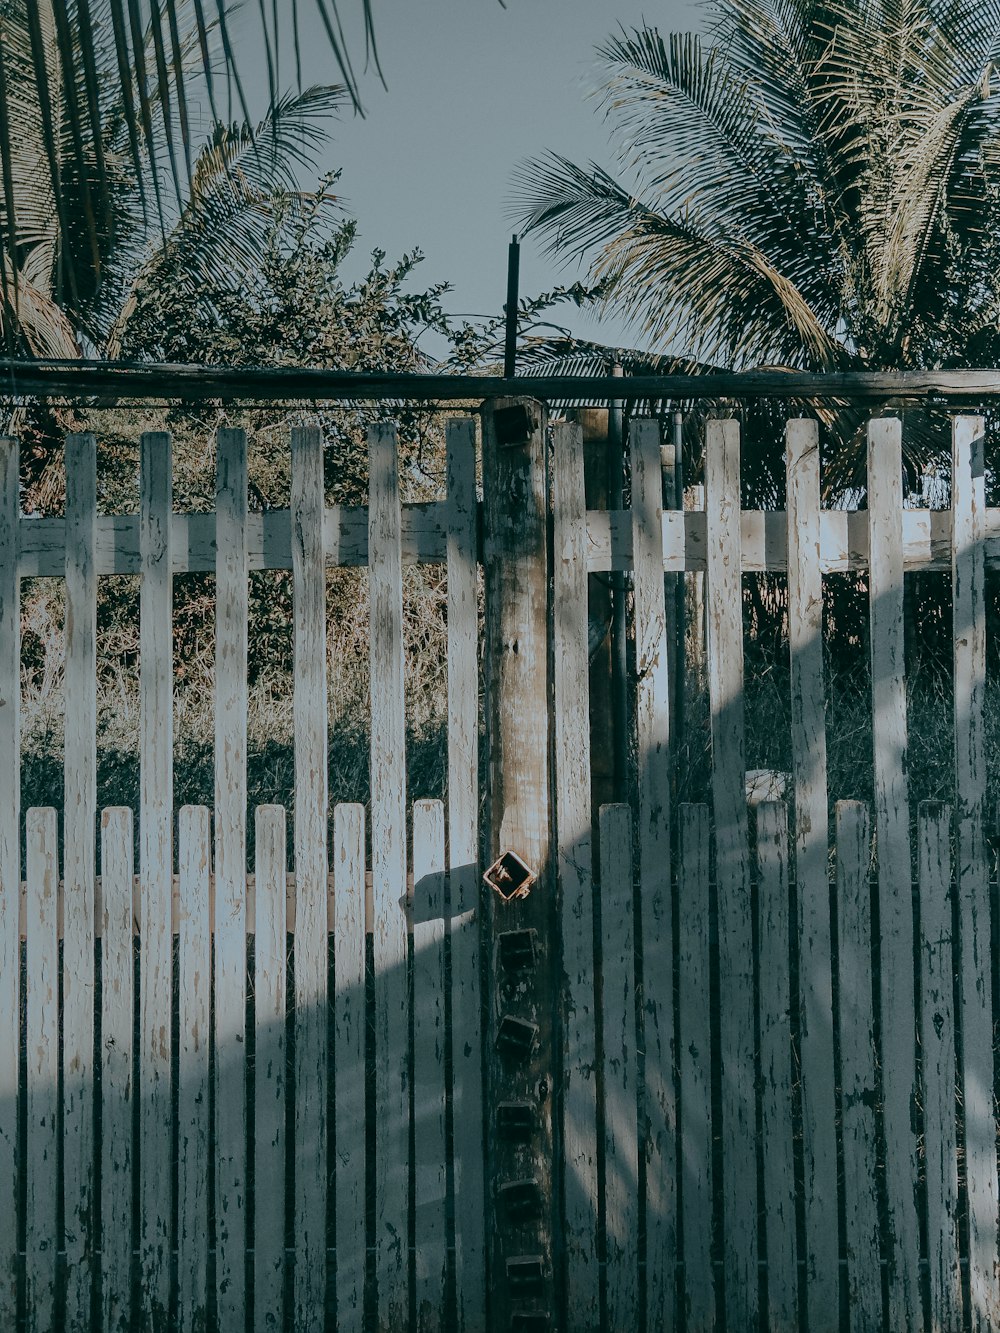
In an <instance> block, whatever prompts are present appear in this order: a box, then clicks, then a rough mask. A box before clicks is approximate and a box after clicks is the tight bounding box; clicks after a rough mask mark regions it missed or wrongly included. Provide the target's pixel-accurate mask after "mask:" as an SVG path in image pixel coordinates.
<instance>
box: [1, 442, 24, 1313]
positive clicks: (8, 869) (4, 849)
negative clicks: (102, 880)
mask: <svg viewBox="0 0 1000 1333" xmlns="http://www.w3.org/2000/svg"><path fill="white" fill-rule="evenodd" d="M18 458H19V450H18V445H17V441H16V440H11V439H8V438H6V437H3V436H0V1088H3V1089H4V1093H3V1095H2V1096H0V1197H3V1198H6V1199H16V1198H18V1192H17V1180H18V1128H17V1118H18V1098H17V1095H16V1092H17V1089H19V1088H20V1086H21V1084H20V1073H19V1069H18V1065H19V1055H20V1050H21V1041H20V1024H21V1020H20V1012H21V983H20V975H21V964H20V954H21V930H20V920H19V918H20V896H21V834H20V828H21V814H20V811H21V721H20V717H21V588H20V579H19V577H18V572H17V561H18V550H17V548H18V529H19V523H18V511H19V508H20V505H19V502H18V497H19V495H20V486H19V466H18ZM17 1212H18V1210H17V1208H11V1207H8V1208H0V1327H2V1328H13V1327H14V1325H15V1324H16V1322H17V1270H18V1266H19V1260H18V1237H17V1231H18V1218H17Z"/></svg>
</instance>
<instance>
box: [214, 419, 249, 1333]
mask: <svg viewBox="0 0 1000 1333" xmlns="http://www.w3.org/2000/svg"><path fill="white" fill-rule="evenodd" d="M216 509H217V513H218V520H217V531H218V548H217V555H216V571H215V937H214V947H215V1009H214V1020H215V1052H216V1059H215V1163H214V1166H215V1198H216V1211H215V1217H216V1223H215V1251H216V1253H215V1300H216V1309H217V1312H218V1314H217V1318H218V1325H219V1333H243V1329H244V1326H245V1324H246V1307H247V1291H246V1278H245V1251H246V1245H247V1208H246V1204H247V1198H246V1194H247V1115H246V974H247V929H246V882H247V865H246V819H247V712H248V702H247V617H248V587H247V551H246V520H247V442H246V436H245V434H244V433H243V431H240V430H220V431H219V432H218V435H217V443H216Z"/></svg>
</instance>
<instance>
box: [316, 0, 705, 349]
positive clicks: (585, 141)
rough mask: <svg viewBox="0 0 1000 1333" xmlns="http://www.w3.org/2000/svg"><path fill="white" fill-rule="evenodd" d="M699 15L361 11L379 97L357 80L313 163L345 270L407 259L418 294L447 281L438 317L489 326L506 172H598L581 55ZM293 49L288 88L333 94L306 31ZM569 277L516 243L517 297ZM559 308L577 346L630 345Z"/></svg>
mask: <svg viewBox="0 0 1000 1333" xmlns="http://www.w3.org/2000/svg"><path fill="white" fill-rule="evenodd" d="M341 7H342V9H343V11H344V14H345V17H349V16H350V13H351V10H352V8H360V6H359V5H357V4H356V0H342V6H341ZM304 8H306V9H308V8H309V6H304ZM707 10H708V5H707V4H705V3H698V4H694V3H689V2H688V0H660V3H656V2H655V0H653V3H649V0H647V3H645V4H641V3H638V0H618V3H615V4H608V3H607V2H606V0H507V8H506V9H504V8H502V7H501V5H500V4H499V3H498V0H375V4H374V11H375V16H376V23H377V31H378V42H379V55H380V58H381V62H382V68H383V71H384V73H385V78H386V83H387V85H388V88H387V89H383V88H382V86H381V84H380V83H379V81H378V79H377V77H376V76H375V75H374V74H372V73H369V74H368V75H367V76H366V77H365V78H364V80H363V83H362V97H363V100H364V102H365V109H366V112H367V115H366V117H365V118H364V119H360V118H355V117H353V116H351V115H350V114H349V113H348V114H347V115H346V116H345V118H344V119H343V120H342V121H340V122H339V123H338V124H337V125H336V127H335V130H334V136H335V137H334V143H333V145H332V148H331V153H330V162H329V165H330V166H339V167H341V168H342V169H343V176H342V178H341V182H340V189H341V191H342V193H343V194H344V195H345V196H346V197H347V199H348V202H349V207H350V211H351V212H352V213H353V214H354V216H356V217H357V219H358V221H359V224H360V241H359V247H358V248H359V251H360V253H361V255H362V256H363V255H364V254H365V253H366V252H367V251H370V250H371V249H372V247H373V246H380V247H382V248H383V249H385V250H386V251H387V252H388V255H389V257H390V258H392V257H394V256H398V255H399V254H400V253H401V252H402V251H404V250H411V249H413V248H414V247H415V246H419V247H420V249H421V250H423V252H424V254H425V255H426V260H425V262H424V264H423V265H422V266H421V267H420V269H419V270H418V272H417V275H416V281H417V282H419V284H420V285H421V286H423V285H427V284H429V283H431V282H436V281H439V280H445V279H447V280H448V281H450V282H451V283H452V284H453V285H454V288H455V291H454V293H453V294H452V296H451V297H450V298H449V308H450V309H451V310H453V311H455V312H459V311H462V312H466V311H467V312H472V313H475V314H487V313H492V312H499V310H500V308H501V307H502V305H503V302H504V299H505V288H506V263H507V243H508V241H509V240H510V235H511V231H512V225H513V224H512V221H511V219H510V217H509V215H508V213H507V208H508V206H509V204H510V194H511V189H510V186H511V176H512V173H513V171H514V168H515V167H516V166H517V164H518V163H519V162H520V161H522V160H523V159H524V158H526V157H529V156H531V155H534V154H538V153H541V152H542V151H543V150H545V149H554V150H556V151H558V152H560V153H563V154H565V155H566V156H568V157H570V158H572V159H573V160H575V161H579V162H584V161H587V160H588V159H591V158H593V159H595V160H597V161H599V162H602V163H604V164H605V165H608V166H610V165H611V163H612V153H611V149H610V147H609V142H608V136H609V127H608V125H607V124H606V123H604V122H603V121H602V119H601V117H600V115H599V112H598V110H597V108H596V105H595V103H594V101H593V100H590V101H588V100H587V94H588V92H590V91H591V90H592V89H593V88H594V87H595V85H596V84H597V82H598V80H599V70H598V69H597V66H596V63H595V55H594V47H595V46H596V45H597V44H598V43H599V42H601V41H602V40H603V39H605V38H606V37H608V36H609V35H610V34H611V33H612V32H614V31H615V30H616V25H617V24H618V23H622V24H624V25H625V26H626V27H633V26H637V25H639V24H640V23H641V22H642V21H643V19H644V18H645V19H646V20H647V21H649V22H650V23H655V24H656V25H657V26H658V27H659V28H660V29H661V31H664V32H666V31H671V30H677V29H691V28H696V27H698V26H700V25H701V24H702V23H703V21H704V17H705V14H706V11H707ZM310 23H312V20H310ZM305 36H306V41H305V42H304V47H305V52H306V57H305V59H306V63H305V65H304V69H303V78H304V80H305V81H306V82H308V83H314V82H334V81H336V67H335V65H334V62H333V60H332V58H331V57H329V56H328V54H327V52H328V48H327V46H326V44H325V37H323V36H322V34H321V31H320V28H319V24H318V21H317V22H316V26H315V29H313V30H312V31H310V30H308V29H307V30H306V33H305ZM361 49H362V51H363V43H362V44H361ZM581 276H582V274H581V273H580V272H579V270H577V269H575V268H574V269H569V270H567V269H560V268H557V267H556V266H555V265H554V263H553V261H552V260H551V259H550V258H547V257H545V256H543V255H542V254H541V253H540V249H539V247H538V246H537V245H536V244H535V242H534V241H533V240H532V239H531V238H530V237H529V238H528V239H527V240H526V241H525V244H524V246H523V247H522V255H521V293H522V295H529V294H533V293H536V292H539V291H543V290H547V289H549V288H551V287H553V286H556V285H558V284H563V283H568V282H572V281H575V280H576V279H577V278H579V277H581ZM560 309H561V313H559V314H558V315H557V318H558V319H559V320H560V322H562V323H565V324H571V325H572V326H573V328H574V331H575V332H577V333H579V334H582V335H584V336H588V337H599V338H601V340H602V341H608V342H619V341H622V342H626V341H634V339H630V338H628V337H627V336H626V335H625V333H624V332H623V330H622V329H621V328H620V327H619V326H617V325H615V324H606V325H605V326H603V327H602V328H600V329H598V328H597V326H596V325H595V324H593V323H592V322H591V321H590V320H587V319H585V318H584V317H583V316H582V315H581V313H580V312H579V311H577V310H576V309H575V308H574V307H565V308H560Z"/></svg>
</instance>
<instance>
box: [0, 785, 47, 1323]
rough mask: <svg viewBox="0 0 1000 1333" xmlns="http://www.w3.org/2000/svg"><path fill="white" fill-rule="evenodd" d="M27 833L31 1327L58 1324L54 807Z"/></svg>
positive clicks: (35, 816) (32, 817) (32, 818)
mask: <svg viewBox="0 0 1000 1333" xmlns="http://www.w3.org/2000/svg"><path fill="white" fill-rule="evenodd" d="M25 837H26V842H27V861H28V866H27V869H28V945H27V970H26V978H27V980H26V986H25V989H26V991H27V996H26V1005H27V1020H26V1021H27V1069H26V1071H25V1072H26V1081H27V1117H26V1126H25V1127H26V1141H25V1158H26V1161H25V1169H26V1175H27V1212H26V1216H25V1226H24V1243H25V1306H26V1313H27V1328H28V1331H29V1333H50V1330H51V1329H53V1328H54V1327H55V1300H56V1249H57V1245H58V1235H57V1233H56V1211H57V1206H58V1177H57V1174H56V1170H57V1167H56V1154H57V1141H56V1128H57V1116H58V1113H59V944H58V937H57V932H56V914H57V911H58V892H59V862H58V855H59V830H58V825H57V822H56V812H55V811H54V810H29V811H28V813H27V817H26V829H25ZM9 1206H10V1204H9V1202H8V1207H9Z"/></svg>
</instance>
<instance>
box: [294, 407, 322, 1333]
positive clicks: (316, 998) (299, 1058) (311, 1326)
mask: <svg viewBox="0 0 1000 1333" xmlns="http://www.w3.org/2000/svg"><path fill="white" fill-rule="evenodd" d="M291 498H292V600H293V605H294V617H295V626H294V644H295V667H294V691H295V694H294V703H293V717H294V728H295V834H294V851H295V892H296V901H295V1129H294V1133H295V1182H294V1191H295V1198H294V1211H293V1216H294V1227H295V1272H294V1322H295V1328H296V1330H297V1333H299V1331H300V1330H301V1333H322V1330H323V1328H324V1324H325V1310H326V1188H327V1184H326V1181H327V1173H326V1170H325V1169H320V1170H317V1163H320V1164H323V1166H324V1167H325V1163H326V1160H327V1124H326V1102H327V973H328V966H329V963H328V956H327V707H326V576H325V566H324V562H323V441H322V437H321V435H320V432H319V430H317V429H316V428H314V427H308V428H300V429H295V430H293V431H292V497H291Z"/></svg>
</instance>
